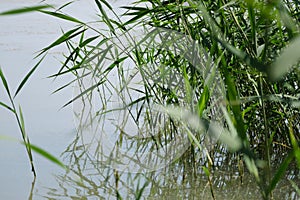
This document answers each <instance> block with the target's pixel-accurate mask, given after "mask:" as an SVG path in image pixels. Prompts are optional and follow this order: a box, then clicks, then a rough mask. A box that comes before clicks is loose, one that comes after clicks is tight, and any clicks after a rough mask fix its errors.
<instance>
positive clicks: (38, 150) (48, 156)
mask: <svg viewBox="0 0 300 200" xmlns="http://www.w3.org/2000/svg"><path fill="white" fill-rule="evenodd" d="M22 144H24V145H26V144H25V143H24V142H22ZM30 148H31V149H32V150H33V151H34V152H36V153H38V154H40V155H41V156H43V157H44V158H46V159H48V160H49V161H51V162H53V163H55V164H57V165H58V166H60V167H62V168H64V169H66V168H67V167H66V166H65V165H64V164H63V163H62V162H61V161H60V160H59V159H58V158H56V157H55V156H53V155H51V154H50V153H48V152H47V151H45V150H43V149H41V148H40V147H38V146H35V145H33V144H30Z"/></svg>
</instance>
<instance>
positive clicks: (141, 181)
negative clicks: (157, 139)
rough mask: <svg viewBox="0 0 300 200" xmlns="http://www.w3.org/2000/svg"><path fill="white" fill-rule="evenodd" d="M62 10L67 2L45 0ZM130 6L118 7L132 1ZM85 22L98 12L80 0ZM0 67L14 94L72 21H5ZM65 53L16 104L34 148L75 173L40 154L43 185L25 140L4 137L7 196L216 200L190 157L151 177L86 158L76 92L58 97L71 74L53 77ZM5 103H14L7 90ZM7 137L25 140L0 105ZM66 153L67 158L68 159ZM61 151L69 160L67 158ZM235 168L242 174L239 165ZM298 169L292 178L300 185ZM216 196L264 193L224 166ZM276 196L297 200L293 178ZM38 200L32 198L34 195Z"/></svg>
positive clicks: (0, 145) (0, 150)
mask: <svg viewBox="0 0 300 200" xmlns="http://www.w3.org/2000/svg"><path fill="white" fill-rule="evenodd" d="M38 2H39V1H33V0H24V1H21V0H7V1H1V3H0V5H1V6H0V12H1V11H4V10H8V9H13V8H16V7H21V6H31V5H36V4H37V3H38ZM46 2H48V3H50V4H56V5H62V4H63V2H67V1H59V0H55V1H46ZM126 2H127V1H116V2H114V4H115V6H116V7H117V6H118V5H119V4H122V5H124V4H126ZM68 11H69V12H71V13H72V14H73V16H75V17H77V18H79V19H82V20H83V21H90V20H95V19H96V16H95V13H96V7H95V5H94V1H92V0H80V1H75V3H74V4H73V5H72V6H70V8H68V9H66V12H68ZM0 27H1V29H0V66H1V68H2V69H3V71H4V73H5V75H6V78H7V80H8V82H9V85H10V88H11V90H12V91H14V90H15V89H16V87H17V86H18V84H19V83H20V81H21V80H22V78H23V77H24V75H25V74H26V72H28V71H29V70H30V68H31V67H32V66H34V64H35V63H36V62H37V61H36V60H33V59H32V58H33V57H34V55H35V54H34V53H35V52H37V51H39V50H40V49H42V48H43V47H45V46H47V45H49V44H50V43H51V42H52V41H54V40H55V39H56V38H57V37H59V36H60V34H61V27H62V28H64V29H67V28H70V27H72V24H68V23H65V22H63V21H61V20H58V19H55V18H51V17H48V16H44V15H42V14H38V13H34V14H25V15H18V16H8V17H7V16H6V17H0ZM62 52H65V49H64V48H55V49H54V51H51V52H50V54H49V56H48V57H47V58H46V60H45V61H44V62H43V64H42V66H41V67H40V68H39V69H38V71H37V72H36V74H35V75H34V76H33V77H31V79H30V81H29V82H28V83H27V85H26V87H24V88H23V91H22V92H21V94H20V95H19V97H18V98H17V99H16V101H17V102H18V103H20V104H21V106H22V108H23V113H24V115H25V116H24V117H25V122H26V129H27V132H28V134H29V137H30V139H31V142H32V143H33V144H36V145H38V146H40V147H42V148H44V149H45V150H47V151H49V152H50V153H52V154H53V155H55V156H57V157H59V156H61V157H60V158H61V159H63V160H64V162H65V163H66V164H67V165H69V166H70V168H71V169H73V170H71V171H69V172H65V171H64V170H62V169H60V168H59V167H57V166H56V165H54V164H52V163H51V162H49V161H47V160H45V159H43V158H41V157H39V156H38V155H35V156H34V159H35V164H36V169H37V180H36V182H35V184H34V185H32V181H33V177H32V174H31V173H30V166H29V164H28V159H27V156H26V152H25V148H24V147H23V146H21V145H20V144H18V143H15V142H8V141H4V140H0V162H1V163H0V164H1V167H0V180H1V181H0V199H13V200H14V199H16V200H18V199H30V198H32V199H116V196H118V193H119V194H120V195H121V196H122V197H123V198H124V199H133V198H135V197H136V196H135V195H137V194H138V193H139V192H141V191H142V193H143V196H144V197H145V198H146V197H147V198H148V199H211V195H210V188H209V185H208V181H207V177H206V176H204V175H203V173H199V172H201V171H202V170H201V166H199V167H197V169H198V171H197V172H196V173H194V172H193V171H192V170H191V167H190V165H189V162H190V161H189V160H186V161H185V162H186V163H185V162H184V163H183V164H182V165H172V167H171V168H167V169H165V168H164V169H160V170H158V171H156V172H152V173H144V174H129V173H121V172H117V171H115V170H113V169H110V168H109V167H108V168H106V167H104V166H103V165H102V164H101V163H99V162H98V160H96V159H95V158H94V157H91V156H90V155H89V154H86V153H85V150H84V148H82V143H81V141H80V139H79V140H78V138H80V137H81V134H80V133H78V132H77V131H76V127H75V124H74V122H73V109H72V106H69V107H66V108H64V109H61V110H60V108H61V106H62V105H63V104H64V103H66V102H67V101H68V100H70V99H71V98H72V95H73V90H72V88H69V89H66V90H64V91H62V92H60V93H58V94H51V93H52V92H53V91H54V90H55V89H57V88H58V87H59V86H61V85H62V84H63V83H67V82H68V81H70V80H72V77H70V76H65V77H63V78H61V79H57V80H55V81H53V80H51V79H48V78H46V77H47V76H49V75H51V74H53V73H55V72H57V70H58V69H59V67H60V63H59V61H60V60H62V56H61V53H62ZM0 101H4V102H7V103H8V99H7V97H6V94H5V92H4V90H3V87H2V86H1V87H0ZM0 135H6V136H10V137H14V138H18V139H21V135H20V133H19V130H18V129H17V126H16V122H15V119H14V118H13V116H12V115H11V114H10V113H8V112H7V111H6V110H4V109H3V108H0ZM62 153H63V154H62ZM61 154H62V155H61ZM228 168H232V169H236V165H235V164H232V165H229V167H228ZM298 173H299V172H297V171H295V173H294V174H292V175H290V179H294V180H298V179H297V176H298ZM297 183H299V182H297ZM213 185H214V186H213V187H214V190H215V196H216V198H217V199H244V198H247V199H259V195H260V194H259V190H258V188H257V186H256V184H255V183H254V181H253V179H252V178H251V177H248V176H247V174H245V175H244V178H243V182H242V183H241V180H240V177H239V176H238V173H237V172H236V170H228V169H221V168H220V169H218V170H216V174H215V177H214V180H213ZM278 188H279V189H278V190H277V192H276V196H275V199H283V198H286V199H293V198H294V199H296V198H297V197H296V196H295V192H293V189H292V188H291V184H290V182H289V181H287V180H283V181H281V182H280V184H279V187H278ZM31 195H32V196H31Z"/></svg>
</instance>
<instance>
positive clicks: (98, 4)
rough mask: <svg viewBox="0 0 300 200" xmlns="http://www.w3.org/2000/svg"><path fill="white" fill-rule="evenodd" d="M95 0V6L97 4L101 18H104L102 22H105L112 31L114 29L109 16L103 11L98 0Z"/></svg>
mask: <svg viewBox="0 0 300 200" xmlns="http://www.w3.org/2000/svg"><path fill="white" fill-rule="evenodd" d="M95 2H96V4H97V6H98V8H99V10H100V12H101V14H102V15H103V18H104V19H103V20H104V22H105V23H106V25H107V26H108V27H109V29H110V31H111V32H112V33H114V32H115V29H114V27H113V25H112V24H111V22H110V19H109V17H108V16H107V14H106V12H105V11H104V9H103V7H102V5H101V3H100V1H99V0H95ZM101 2H103V0H101ZM103 3H104V4H106V3H107V2H105V1H104V2H103Z"/></svg>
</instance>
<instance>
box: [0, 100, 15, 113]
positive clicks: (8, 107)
mask: <svg viewBox="0 0 300 200" xmlns="http://www.w3.org/2000/svg"><path fill="white" fill-rule="evenodd" d="M0 106H3V107H4V108H7V109H8V110H10V111H12V112H13V113H15V111H14V109H12V108H11V107H10V106H8V105H6V104H5V103H3V102H1V101H0Z"/></svg>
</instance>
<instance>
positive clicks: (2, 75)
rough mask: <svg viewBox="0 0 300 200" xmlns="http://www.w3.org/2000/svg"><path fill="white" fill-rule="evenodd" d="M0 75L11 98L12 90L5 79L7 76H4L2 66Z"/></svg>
mask: <svg viewBox="0 0 300 200" xmlns="http://www.w3.org/2000/svg"><path fill="white" fill-rule="evenodd" d="M0 77H1V80H2V83H3V86H4V88H5V90H6V93H7V94H8V96H9V98H10V99H11V94H10V91H9V87H8V84H7V81H6V79H5V76H4V74H3V71H2V69H1V68H0Z"/></svg>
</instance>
